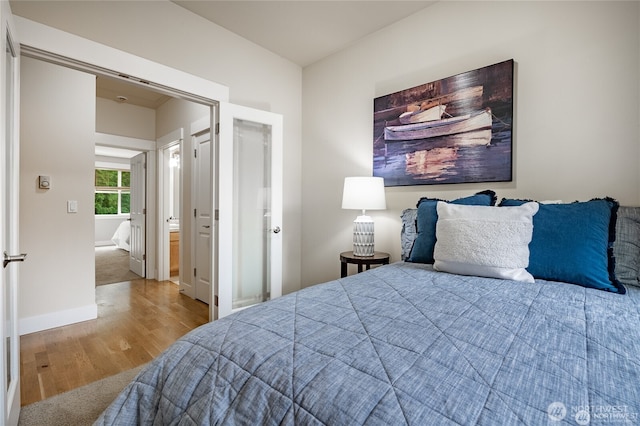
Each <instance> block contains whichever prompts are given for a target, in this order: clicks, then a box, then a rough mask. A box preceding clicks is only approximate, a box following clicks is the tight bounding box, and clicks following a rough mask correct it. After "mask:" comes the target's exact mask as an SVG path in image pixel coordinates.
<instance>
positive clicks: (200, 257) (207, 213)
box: [193, 129, 215, 318]
mask: <svg viewBox="0 0 640 426" xmlns="http://www.w3.org/2000/svg"><path fill="white" fill-rule="evenodd" d="M193 145H194V150H193V155H194V173H195V182H194V183H195V188H194V192H195V197H194V203H195V211H194V216H195V232H194V236H195V243H194V258H195V267H194V271H193V274H194V282H195V290H194V297H195V298H196V299H198V300H202V301H203V302H205V303H208V304H210V303H211V297H212V285H211V269H212V268H211V266H212V265H213V255H212V247H213V243H212V242H213V236H214V235H215V232H214V231H215V229H214V221H213V191H212V185H211V181H212V175H211V164H212V162H211V159H212V154H213V153H212V151H211V130H210V129H206V130H205V131H202V132H200V133H198V134H195V135H193ZM214 297H215V296H214ZM212 317H213V318H215V312H214V313H213V315H212Z"/></svg>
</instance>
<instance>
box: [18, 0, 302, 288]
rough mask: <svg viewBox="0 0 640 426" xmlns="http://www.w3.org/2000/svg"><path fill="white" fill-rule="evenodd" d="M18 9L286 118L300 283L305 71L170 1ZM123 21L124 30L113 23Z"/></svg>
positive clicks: (288, 196)
mask: <svg viewBox="0 0 640 426" xmlns="http://www.w3.org/2000/svg"><path fill="white" fill-rule="evenodd" d="M11 7H12V10H13V13H14V14H15V15H18V16H22V17H25V18H27V19H31V20H33V21H37V22H41V23H43V24H45V25H49V26H52V27H55V28H59V29H61V30H63V31H67V32H70V33H73V34H76V35H79V36H81V37H84V38H87V39H90V40H93V41H96V42H99V43H102V44H105V45H107V46H110V47H114V48H117V49H120V50H123V51H126V52H129V53H132V54H135V55H138V56H140V57H143V58H145V59H149V60H152V61H155V62H159V63H161V64H164V65H167V66H170V67H173V68H176V69H179V70H182V71H185V72H188V73H191V74H194V75H197V76H199V77H202V78H205V79H208V80H211V81H215V82H217V83H220V84H223V85H225V86H227V87H229V91H230V98H229V100H230V101H231V102H232V103H236V104H241V105H246V106H250V107H254V108H259V109H264V110H268V111H272V112H276V113H278V114H282V115H283V116H284V117H285V119H284V152H285V158H284V164H285V168H284V182H285V184H284V221H283V222H284V223H283V226H282V229H283V234H282V235H283V241H284V249H283V250H284V255H283V259H284V265H283V266H284V270H283V281H284V282H283V291H284V292H291V291H293V290H297V289H298V288H299V283H300V264H301V258H300V256H301V251H300V243H301V241H300V240H301V235H300V232H301V230H300V226H301V218H300V211H301V195H300V194H301V169H300V156H301V141H300V139H301V120H302V115H301V102H302V101H301V100H302V92H301V90H302V87H301V85H302V70H301V68H300V67H299V66H297V65H295V64H293V63H291V62H289V61H287V60H285V59H283V58H282V57H280V56H278V55H276V54H273V53H271V52H269V51H267V50H265V49H263V48H261V47H260V46H258V45H256V44H254V43H251V42H249V41H247V40H245V39H243V38H242V37H240V36H238V35H236V34H233V33H231V32H229V31H227V30H225V29H224V28H222V27H220V26H217V25H215V24H213V23H211V22H209V21H207V20H205V19H203V18H200V17H199V16H197V15H194V14H193V13H191V12H189V11H187V10H185V9H183V8H181V7H179V6H177V5H176V4H174V3H171V2H168V1H153V2H149V1H127V2H111V1H109V2H77V1H61V2H57V1H53V2H51V1H29V2H14V3H12V5H11ZM114 23H117V30H116V29H115V27H114Z"/></svg>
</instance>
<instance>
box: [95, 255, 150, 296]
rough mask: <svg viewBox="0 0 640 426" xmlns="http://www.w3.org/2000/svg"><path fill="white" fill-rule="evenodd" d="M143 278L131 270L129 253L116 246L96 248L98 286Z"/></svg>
mask: <svg viewBox="0 0 640 426" xmlns="http://www.w3.org/2000/svg"><path fill="white" fill-rule="evenodd" d="M138 278H141V277H140V275H137V274H135V273H133V272H131V271H130V270H129V252H128V251H126V250H122V249H120V248H117V247H116V246H107V247H96V286H99V285H105V284H113V283H120V282H123V281H131V280H136V279H138Z"/></svg>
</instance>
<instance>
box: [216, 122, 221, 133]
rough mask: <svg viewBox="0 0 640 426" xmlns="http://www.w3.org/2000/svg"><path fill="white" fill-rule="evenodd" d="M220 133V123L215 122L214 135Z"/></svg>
mask: <svg viewBox="0 0 640 426" xmlns="http://www.w3.org/2000/svg"><path fill="white" fill-rule="evenodd" d="M219 134H220V123H216V135H219Z"/></svg>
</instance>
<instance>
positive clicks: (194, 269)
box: [193, 268, 197, 277]
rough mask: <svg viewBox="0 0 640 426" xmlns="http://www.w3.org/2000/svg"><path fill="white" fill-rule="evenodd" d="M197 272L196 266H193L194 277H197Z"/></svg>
mask: <svg viewBox="0 0 640 426" xmlns="http://www.w3.org/2000/svg"><path fill="white" fill-rule="evenodd" d="M196 272H197V269H196V268H193V276H194V277H196V276H197V274H196Z"/></svg>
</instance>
